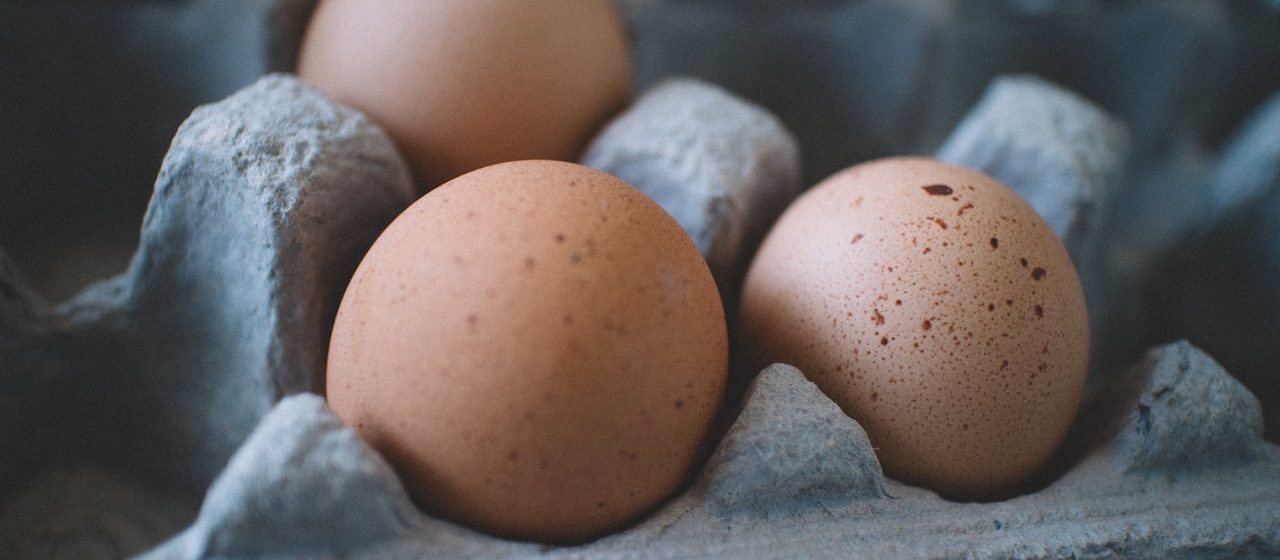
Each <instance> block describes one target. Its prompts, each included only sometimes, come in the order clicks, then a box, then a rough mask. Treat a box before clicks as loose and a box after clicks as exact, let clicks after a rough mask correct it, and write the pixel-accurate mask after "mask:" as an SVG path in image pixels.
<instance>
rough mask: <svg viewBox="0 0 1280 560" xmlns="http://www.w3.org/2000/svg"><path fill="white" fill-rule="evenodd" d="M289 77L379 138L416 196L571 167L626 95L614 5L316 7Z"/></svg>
mask: <svg viewBox="0 0 1280 560" xmlns="http://www.w3.org/2000/svg"><path fill="white" fill-rule="evenodd" d="M297 72H298V75H299V76H300V77H301V78H303V79H305V80H307V81H309V82H311V83H313V84H315V85H317V86H319V87H320V89H322V90H324V91H325V92H327V93H328V94H329V95H330V96H332V97H333V98H335V99H337V100H338V101H340V102H342V103H344V104H346V105H349V106H351V107H354V108H356V109H359V110H361V111H363V112H365V113H366V114H368V115H369V117H370V118H371V119H373V121H374V122H376V123H378V124H379V125H381V126H382V127H383V128H384V129H386V131H387V132H388V133H389V134H390V136H391V137H392V139H393V140H394V141H395V143H396V145H397V146H398V147H399V149H400V152H401V154H402V155H404V157H405V159H406V160H408V162H409V164H410V166H411V167H412V169H413V171H414V173H415V175H416V176H417V179H418V182H419V184H420V186H421V188H422V189H423V190H427V189H430V188H431V187H434V186H435V185H438V184H440V183H442V182H444V181H446V180H448V179H450V178H453V177H456V176H458V175H461V174H463V173H466V172H468V171H471V170H473V169H478V168H480V167H483V166H486V165H490V164H495V163H500V162H505V161H512V160H520V159H553V160H573V159H576V157H577V156H578V155H579V152H580V151H581V150H582V149H583V148H584V147H585V146H586V144H587V142H588V141H589V140H590V137H591V135H592V134H593V133H594V132H595V131H596V130H597V129H598V128H599V127H600V126H602V125H603V124H604V123H605V121H606V120H608V119H609V118H610V117H611V116H613V115H614V114H615V113H617V112H618V111H620V110H621V109H622V108H623V107H624V106H625V105H626V103H627V102H628V101H629V100H630V96H631V87H632V85H631V55H630V45H629V44H628V42H627V38H626V36H625V32H624V29H623V23H622V20H621V17H620V15H619V14H618V12H617V9H616V7H615V6H614V3H613V1H612V0H539V1H537V2H511V1H508V0H466V1H464V2H457V1H452V0H321V2H320V4H319V5H318V6H317V8H316V9H315V11H314V15H313V16H312V19H311V22H310V25H309V27H308V29H307V31H306V35H305V38H304V40H303V42H302V47H301V51H300V53H299V60H298V68H297Z"/></svg>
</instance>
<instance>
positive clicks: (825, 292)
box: [739, 158, 1089, 499]
mask: <svg viewBox="0 0 1280 560" xmlns="http://www.w3.org/2000/svg"><path fill="white" fill-rule="evenodd" d="M739 312H740V317H739V319H740V321H739V323H740V324H739V327H740V331H741V333H740V334H741V338H742V340H743V348H742V350H744V351H745V352H746V353H748V354H750V355H751V356H752V358H751V360H750V361H754V363H755V364H756V365H763V364H767V363H769V362H775V361H776V362H785V363H788V364H791V365H795V366H797V367H798V368H800V369H801V370H802V371H803V372H804V373H805V375H806V376H807V377H808V378H809V379H811V380H812V381H813V382H814V383H815V384H817V385H818V386H819V387H820V388H821V389H822V391H823V392H824V393H825V394H826V395H828V396H829V397H830V398H831V399H832V400H833V401H835V402H836V403H837V404H838V405H840V407H841V408H842V409H843V410H844V411H845V412H846V413H847V414H849V415H850V416H851V417H853V418H854V419H855V420H857V421H858V422H859V423H860V424H861V425H862V427H863V428H864V429H866V431H867V434H868V435H869V437H870V439H871V442H872V445H874V446H875V447H876V449H877V456H878V457H879V459H880V461H881V464H882V465H883V467H884V470H885V473H886V474H887V475H889V476H892V477H895V478H898V479H900V480H904V481H907V482H910V483H916V484H920V485H924V486H926V487H929V488H932V489H934V490H936V491H938V492H939V493H940V494H942V495H944V496H947V497H951V498H957V499H985V498H990V497H993V496H999V495H1001V494H1002V493H1006V492H1009V491H1010V490H1012V489H1015V488H1016V487H1017V486H1018V485H1019V484H1021V483H1023V482H1025V481H1026V480H1027V479H1028V477H1030V476H1031V475H1033V474H1034V473H1035V472H1036V471H1037V469H1039V468H1040V467H1041V466H1042V465H1043V464H1044V463H1045V461H1046V460H1047V459H1048V458H1049V457H1050V455H1052V454H1053V452H1054V451H1055V450H1056V449H1057V447H1058V446H1059V445H1060V444H1061V442H1062V441H1063V439H1064V438H1065V435H1066V433H1067V430H1068V428H1069V426H1070V424H1071V423H1072V421H1073V419H1074V417H1075V414H1076V410H1077V407H1078V405H1079V402H1080V399H1081V395H1082V392H1083V387H1084V380H1085V374H1086V369H1087V360H1088V353H1089V352H1088V350H1089V336H1088V321H1087V316H1086V310H1085V302H1084V295H1083V291H1082V289H1081V286H1080V281H1079V279H1078V277H1077V275H1076V271H1075V268H1074V265H1073V264H1072V262H1071V259H1070V257H1069V256H1068V254H1067V251H1066V249H1065V248H1064V247H1063V246H1062V244H1061V242H1060V241H1059V240H1058V239H1057V238H1056V237H1055V236H1054V234H1053V232H1052V231H1051V230H1050V229H1049V227H1048V225H1047V224H1046V223H1045V222H1044V220H1043V219H1041V218H1040V216H1039V215H1037V214H1036V212H1035V211H1034V210H1033V209H1032V208H1031V207H1030V206H1029V205H1027V203H1026V202H1024V201H1023V200H1022V199H1021V198H1020V197H1019V196H1018V195H1017V194H1016V193H1014V192H1013V191H1012V190H1010V189H1009V188H1007V187H1005V186H1004V185H1002V184H1000V183H999V182H998V181H996V180H995V179H993V178H991V177H989V176H987V175H985V174H982V173H980V172H977V171H974V170H971V169H967V168H963V167H958V166H954V165H949V164H946V163H942V162H939V161H936V160H932V159H926V158H890V159H882V160H877V161H873V162H869V163H864V164H861V165H856V166H853V167H851V168H848V169H846V170H844V171H841V172H839V173H837V174H835V175H833V176H831V177H830V178H828V179H826V180H825V181H823V182H821V183H820V184H818V185H817V186H815V187H814V188H813V189H811V190H809V191H808V192H807V193H805V194H804V195H803V196H801V197H800V198H799V199H797V200H796V201H795V202H794V203H793V204H792V205H791V206H790V207H789V208H788V209H787V210H786V211H785V212H784V214H783V215H782V217H781V218H780V219H779V221H778V222H777V223H776V224H775V225H774V227H773V229H772V230H771V231H770V233H769V234H768V236H767V238H766V239H765V241H764V243H763V244H762V246H761V248H760V250H759V252H758V253H757V255H756V256H755V258H754V260H753V262H752V264H751V267H750V269H749V272H748V274H747V277H746V279H745V284H744V287H743V290H742V295H741V306H740V309H739Z"/></svg>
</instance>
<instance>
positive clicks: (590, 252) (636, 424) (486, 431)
mask: <svg viewBox="0 0 1280 560" xmlns="http://www.w3.org/2000/svg"><path fill="white" fill-rule="evenodd" d="M727 362H728V340H727V334H726V325H725V320H724V313H723V309H722V307H721V303H720V299H719V295H718V293H717V291H716V286H715V283H714V282H713V280H712V278H711V273H710V272H709V271H708V269H707V265H706V263H705V262H704V261H703V259H702V256H701V255H700V254H699V252H698V250H697V249H696V248H695V247H694V244H693V242H692V241H691V240H690V239H689V237H688V236H687V235H686V234H685V233H684V231H683V230H681V228H680V226H679V225H678V224H677V223H676V222H675V221H674V220H673V219H672V218H671V217H670V216H669V215H667V214H666V213H665V212H664V211H663V210H662V209H661V208H660V207H659V206H658V205H657V204H655V203H654V202H652V201H651V200H650V199H648V198H646V197H645V196H644V195H643V194H641V193H640V192H639V191H637V190H635V189H633V188H631V187H630V186H628V185H626V184H625V183H623V182H622V181H620V180H618V179H616V178H614V177H612V176H610V175H607V174H605V173H602V172H599V171H594V170H591V169H588V168H586V167H582V166H579V165H576V164H571V163H561V162H549V161H524V162H514V163H506V164H500V165H495V166H491V167H487V168H484V169H480V170H478V171H474V172H472V173H469V174H467V175H464V176H462V177H459V178H457V179H455V180H453V181H450V182H449V183H447V184H445V185H443V186H441V187H440V188H438V189H436V190H434V191H432V192H431V193H429V194H427V195H426V196H425V197H423V198H422V199H420V200H419V201H418V202H416V203H415V204H413V205H412V206H411V207H410V208H409V209H408V210H406V211H405V212H404V213H403V214H402V215H401V216H400V217H398V218H397V219H396V220H395V221H394V222H393V223H392V224H391V226H390V227H389V228H388V229H387V230H386V231H385V232H384V233H383V234H382V236H381V237H379V239H378V240H377V242H376V243H375V244H374V245H373V247H372V249H371V250H370V251H369V253H368V255H367V256H366V257H365V258H364V261H363V262H362V263H361V264H360V267H359V268H358V270H357V271H356V273H355V276H354V278H353V280H352V282H351V284H350V286H349V287H348V290H347V292H346V294H345V296H344V298H343V300H342V304H341V307H340V309H339V312H338V316H337V321H336V324H335V326H334V329H333V336H332V339H331V343H330V355H329V366H328V379H327V387H328V398H329V403H330V406H331V407H332V408H333V410H334V411H335V412H336V413H337V414H338V416H339V417H340V418H342V419H343V420H344V421H345V422H346V423H347V424H348V425H350V426H352V427H354V428H355V430H356V431H357V432H358V433H359V434H360V435H361V436H362V437H363V438H365V439H366V440H367V441H369V442H370V443H371V444H372V445H373V446H374V447H375V448H376V449H378V450H379V451H381V452H382V453H383V454H384V455H385V456H386V457H387V458H388V459H389V461H390V462H391V463H392V464H393V466H394V467H395V468H396V470H397V471H398V472H399V473H400V475H401V477H402V479H403V480H404V482H405V484H406V486H407V487H408V489H409V490H410V493H411V495H412V496H413V497H414V498H415V500H416V501H417V502H418V503H419V504H421V505H422V506H424V507H425V509H427V510H428V511H429V512H432V513H435V514H438V515H442V516H445V517H448V518H452V519H456V520H459V521H461V522H464V523H466V524H469V525H471V526H474V527H477V528H481V529H483V530H486V531H489V532H493V533H496V534H499V535H502V536H508V537H514V538H522V539H533V540H540V541H547V542H574V541H580V540H582V539H586V538H591V537H594V536H598V535H600V534H602V533H603V532H606V531H609V530H611V529H615V528H618V527H620V526H621V525H624V524H626V523H627V522H629V521H632V520H633V519H635V518H636V517H637V516H638V515H640V514H642V513H644V512H645V511H647V510H649V509H650V508H652V507H654V506H655V505H656V504H658V503H659V502H660V501H661V500H663V499H664V498H665V497H666V496H668V495H669V494H671V493H672V491H673V490H675V489H676V488H677V486H678V485H679V483H680V482H681V480H682V478H683V477H684V476H685V475H686V473H687V471H688V470H689V468H690V466H691V463H692V461H694V459H695V452H696V450H697V449H698V448H699V445H700V442H701V441H702V439H703V438H704V436H705V434H706V432H707V430H708V428H709V426H710V423H711V421H712V418H713V416H714V414H715V411H716V409H717V407H718V406H719V403H720V400H721V398H722V392H723V390H724V384H725V378H726V373H727V367H728V364H727Z"/></svg>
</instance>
